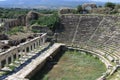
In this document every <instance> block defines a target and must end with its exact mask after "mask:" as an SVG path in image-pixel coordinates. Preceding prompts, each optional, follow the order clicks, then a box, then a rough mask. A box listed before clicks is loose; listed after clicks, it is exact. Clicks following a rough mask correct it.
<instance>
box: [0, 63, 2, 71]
mask: <svg viewBox="0 0 120 80" xmlns="http://www.w3.org/2000/svg"><path fill="white" fill-rule="evenodd" d="M1 68H2V65H1V61H0V69H1Z"/></svg>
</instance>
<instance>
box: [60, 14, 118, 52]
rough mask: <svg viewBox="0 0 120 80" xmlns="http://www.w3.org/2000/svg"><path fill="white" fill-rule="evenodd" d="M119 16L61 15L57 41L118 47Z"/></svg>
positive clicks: (101, 47) (105, 47)
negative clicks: (61, 29) (61, 28)
mask: <svg viewBox="0 0 120 80" xmlns="http://www.w3.org/2000/svg"><path fill="white" fill-rule="evenodd" d="M119 21H120V17H119V16H102V15H99V16H97V15H72V14H71V15H62V16H61V26H63V27H64V30H63V32H61V33H59V35H58V41H59V42H64V43H68V44H69V45H80V46H81V45H84V46H91V47H95V48H99V49H107V48H109V49H111V50H112V51H113V50H118V49H119V48H120V47H119V46H120V39H119V38H120V22H119ZM113 52H114V51H113Z"/></svg>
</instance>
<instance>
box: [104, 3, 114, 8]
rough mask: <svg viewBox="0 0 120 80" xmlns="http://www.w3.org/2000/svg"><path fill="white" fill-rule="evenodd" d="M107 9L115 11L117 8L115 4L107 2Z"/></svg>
mask: <svg viewBox="0 0 120 80" xmlns="http://www.w3.org/2000/svg"><path fill="white" fill-rule="evenodd" d="M105 7H109V8H111V9H114V8H115V4H114V3H112V2H107V3H105Z"/></svg>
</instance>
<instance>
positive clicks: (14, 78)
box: [6, 43, 62, 80]
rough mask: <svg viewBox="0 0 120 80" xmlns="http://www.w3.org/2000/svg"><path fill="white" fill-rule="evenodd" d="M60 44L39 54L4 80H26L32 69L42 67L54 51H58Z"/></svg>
mask: <svg viewBox="0 0 120 80" xmlns="http://www.w3.org/2000/svg"><path fill="white" fill-rule="evenodd" d="M61 45H62V44H58V43H55V44H54V45H53V46H51V47H50V48H49V49H48V50H46V51H44V52H43V53H41V54H40V55H39V56H38V57H37V58H36V59H32V60H31V62H30V63H29V64H28V65H26V66H25V67H23V68H22V69H21V70H19V71H18V72H17V73H14V74H13V75H11V76H9V77H7V78H6V80H27V79H24V78H25V77H26V76H28V75H29V74H30V73H31V72H32V71H33V70H34V69H36V68H37V66H38V65H40V64H41V65H42V63H43V62H44V61H45V60H46V58H48V57H49V56H50V55H51V54H52V53H53V52H54V51H56V49H58V48H59V47H60V46H61Z"/></svg>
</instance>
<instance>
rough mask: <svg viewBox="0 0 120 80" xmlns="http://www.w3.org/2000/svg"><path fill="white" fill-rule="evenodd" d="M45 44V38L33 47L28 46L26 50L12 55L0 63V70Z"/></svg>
mask: <svg viewBox="0 0 120 80" xmlns="http://www.w3.org/2000/svg"><path fill="white" fill-rule="evenodd" d="M44 43H45V38H40V39H39V40H37V41H36V42H35V43H33V44H32V45H30V46H27V47H25V48H24V49H22V50H20V51H18V53H16V54H12V55H10V56H9V57H8V58H6V59H5V60H2V61H1V62H0V69H1V68H3V67H5V65H6V66H7V65H9V64H10V63H12V62H14V60H16V59H18V58H19V57H22V56H24V55H25V54H27V53H28V52H31V51H32V50H34V49H36V48H37V47H39V46H40V45H43V44H44Z"/></svg>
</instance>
